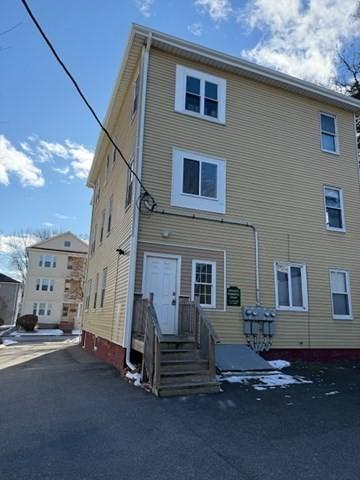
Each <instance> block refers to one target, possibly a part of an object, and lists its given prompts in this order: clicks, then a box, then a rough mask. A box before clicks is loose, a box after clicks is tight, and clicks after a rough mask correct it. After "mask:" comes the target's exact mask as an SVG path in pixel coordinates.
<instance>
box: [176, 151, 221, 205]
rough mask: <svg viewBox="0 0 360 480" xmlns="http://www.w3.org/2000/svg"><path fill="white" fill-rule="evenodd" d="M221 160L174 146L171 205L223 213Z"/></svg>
mask: <svg viewBox="0 0 360 480" xmlns="http://www.w3.org/2000/svg"><path fill="white" fill-rule="evenodd" d="M225 170H226V162H225V160H221V159H216V158H210V157H206V156H203V155H200V154H197V153H194V152H186V151H181V150H177V149H174V152H173V169H172V192H171V204H172V205H175V206H178V207H185V208H192V209H197V210H207V211H209V212H218V213H225V175H226V172H225Z"/></svg>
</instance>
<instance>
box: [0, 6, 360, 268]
mask: <svg viewBox="0 0 360 480" xmlns="http://www.w3.org/2000/svg"><path fill="white" fill-rule="evenodd" d="M28 2H29V5H30V7H31V8H32V10H33V12H34V13H35V14H36V16H37V18H38V20H39V21H40V23H41V25H42V26H43V28H44V29H45V31H46V32H47V34H48V35H49V37H50V39H51V40H52V42H53V43H54V45H55V46H56V48H57V50H58V52H59V53H60V55H61V57H62V58H63V59H64V61H65V63H66V64H67V65H68V67H69V68H70V70H71V71H72V73H73V74H74V76H75V77H76V79H77V80H78V81H79V83H80V85H81V87H82V88H83V90H84V91H85V93H86V95H87V96H88V98H89V100H90V101H91V103H92V105H93V106H94V108H95V110H96V111H97V112H98V114H99V116H100V118H103V117H104V115H105V113H106V108H107V104H108V102H109V98H110V95H111V92H112V88H113V85H114V81H115V76H116V73H117V71H118V68H119V66H120V62H121V58H122V54H123V50H124V47H125V44H126V41H127V36H128V33H129V30H130V26H131V22H136V23H141V24H144V25H147V26H150V27H153V28H156V29H158V30H162V31H164V32H167V33H170V34H172V35H175V36H179V37H182V38H185V39H188V40H191V41H195V42H200V43H202V44H204V45H206V46H208V47H212V48H215V49H218V50H222V51H225V52H228V53H231V54H234V55H239V56H240V55H241V56H243V57H245V58H247V59H249V60H251V61H255V62H258V63H261V64H264V65H267V66H270V67H273V68H277V69H280V70H282V71H285V72H287V73H290V74H292V75H295V76H298V77H302V78H307V79H308V80H312V81H315V82H317V83H322V84H324V85H328V86H331V85H332V83H333V77H334V74H335V73H336V48H343V47H346V46H348V45H350V44H353V42H358V37H357V35H359V31H360V28H359V27H360V26H359V22H358V21H356V20H354V19H353V17H352V15H353V13H354V12H355V10H356V4H357V1H356V0H251V1H245V0H51V1H50V0H28ZM12 27H14V28H13V29H12V30H11V31H8V32H7V33H6V31H7V30H9V29H11V28H12ZM1 32H3V33H1ZM0 71H1V75H0V106H1V107H0V270H6V269H7V268H9V267H8V265H6V261H7V256H6V255H7V254H8V253H9V252H8V250H9V249H8V247H7V238H8V236H9V235H12V234H13V233H14V232H16V231H17V230H20V229H24V228H34V229H36V228H41V227H43V226H49V227H51V228H55V229H63V230H72V231H73V232H74V233H76V234H87V233H88V231H89V222H90V207H89V201H90V194H91V192H90V190H89V189H87V188H86V187H85V181H86V174H87V171H88V169H89V166H90V164H91V158H92V152H93V151H94V149H95V146H96V141H97V136H98V127H97V125H96V124H95V122H94V120H93V119H92V117H91V116H90V114H89V113H88V111H87V110H86V108H85V107H84V105H83V104H82V102H81V100H80V98H79V97H78V96H77V94H76V92H75V91H74V89H73V87H72V86H71V84H70V82H69V80H68V79H67V78H66V77H65V75H64V73H63V72H62V71H61V69H60V67H59V66H58V65H57V63H56V62H55V60H54V58H53V57H52V56H51V54H50V52H49V50H48V48H47V47H46V45H45V44H44V42H43V40H42V39H41V38H40V36H39V34H38V33H37V31H36V30H35V28H34V26H33V25H32V23H31V21H30V19H29V18H28V16H27V14H26V12H25V10H24V8H23V6H22V5H21V3H20V1H19V0H2V1H1V4H0Z"/></svg>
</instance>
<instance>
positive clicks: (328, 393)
mask: <svg viewBox="0 0 360 480" xmlns="http://www.w3.org/2000/svg"><path fill="white" fill-rule="evenodd" d="M338 393H340V392H338V391H337V390H334V391H333V392H327V393H325V395H337V394H338Z"/></svg>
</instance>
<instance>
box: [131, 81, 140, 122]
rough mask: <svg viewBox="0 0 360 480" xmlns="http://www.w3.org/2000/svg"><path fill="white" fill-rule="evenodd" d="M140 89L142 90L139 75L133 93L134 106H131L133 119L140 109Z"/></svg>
mask: <svg viewBox="0 0 360 480" xmlns="http://www.w3.org/2000/svg"><path fill="white" fill-rule="evenodd" d="M139 88H140V78H139V75H138V76H137V77H136V80H135V81H134V83H133V93H132V104H131V116H132V117H133V116H134V115H135V113H136V111H137V108H138V102H139Z"/></svg>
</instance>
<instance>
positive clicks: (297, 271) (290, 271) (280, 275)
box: [274, 262, 308, 312]
mask: <svg viewBox="0 0 360 480" xmlns="http://www.w3.org/2000/svg"><path fill="white" fill-rule="evenodd" d="M274 273H275V296H276V308H277V309H278V310H293V311H300V312H303V311H307V309H308V298H307V281H306V266H305V265H304V264H300V263H288V262H275V264H274Z"/></svg>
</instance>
